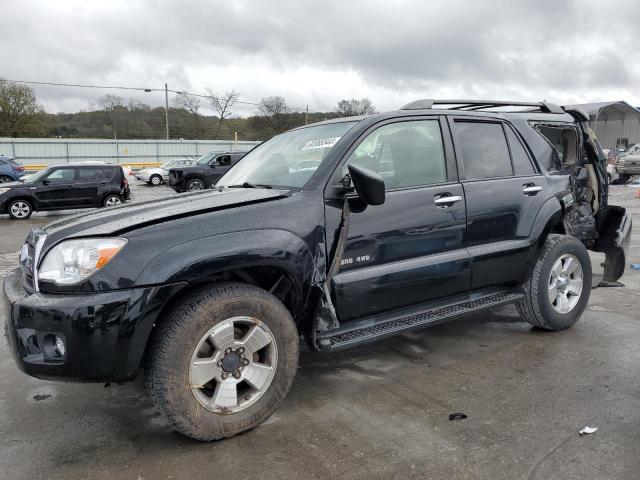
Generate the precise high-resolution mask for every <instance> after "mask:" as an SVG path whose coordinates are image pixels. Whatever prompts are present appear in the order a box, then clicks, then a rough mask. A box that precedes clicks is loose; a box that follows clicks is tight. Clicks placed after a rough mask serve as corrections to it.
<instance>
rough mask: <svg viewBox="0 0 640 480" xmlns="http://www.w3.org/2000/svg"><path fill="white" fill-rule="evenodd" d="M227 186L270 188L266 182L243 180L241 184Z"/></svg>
mask: <svg viewBox="0 0 640 480" xmlns="http://www.w3.org/2000/svg"><path fill="white" fill-rule="evenodd" d="M227 188H268V189H270V188H272V187H271V185H267V184H266V183H249V182H244V183H243V184H242V185H227Z"/></svg>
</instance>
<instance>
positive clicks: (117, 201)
mask: <svg viewBox="0 0 640 480" xmlns="http://www.w3.org/2000/svg"><path fill="white" fill-rule="evenodd" d="M121 204H122V198H121V197H120V195H108V196H107V198H105V199H104V202H103V203H102V205H103V206H105V207H115V206H116V205H121Z"/></svg>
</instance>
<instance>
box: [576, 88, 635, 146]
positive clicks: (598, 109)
mask: <svg viewBox="0 0 640 480" xmlns="http://www.w3.org/2000/svg"><path fill="white" fill-rule="evenodd" d="M569 107H575V108H580V109H582V110H584V111H585V112H586V113H588V114H589V125H590V126H591V128H592V129H593V130H594V131H595V132H596V136H597V137H598V140H599V141H600V144H601V145H602V146H603V147H604V148H614V147H615V146H616V145H619V144H623V145H626V146H629V145H632V144H634V143H640V111H639V110H638V109H637V108H634V107H632V106H631V105H629V104H628V103H627V102H625V101H623V100H618V101H611V102H597V103H583V104H579V105H567V106H566V108H569Z"/></svg>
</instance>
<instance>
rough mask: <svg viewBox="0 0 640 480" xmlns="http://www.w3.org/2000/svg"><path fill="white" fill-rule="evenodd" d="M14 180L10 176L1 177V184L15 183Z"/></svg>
mask: <svg viewBox="0 0 640 480" xmlns="http://www.w3.org/2000/svg"><path fill="white" fill-rule="evenodd" d="M13 181H14V180H13V178H11V177H10V176H9V175H0V183H7V182H13Z"/></svg>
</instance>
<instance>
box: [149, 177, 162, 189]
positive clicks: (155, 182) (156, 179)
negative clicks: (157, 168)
mask: <svg viewBox="0 0 640 480" xmlns="http://www.w3.org/2000/svg"><path fill="white" fill-rule="evenodd" d="M149 183H150V184H151V185H153V186H156V187H157V186H158V185H160V184H161V183H162V177H161V176H160V175H151V178H150V179H149Z"/></svg>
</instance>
